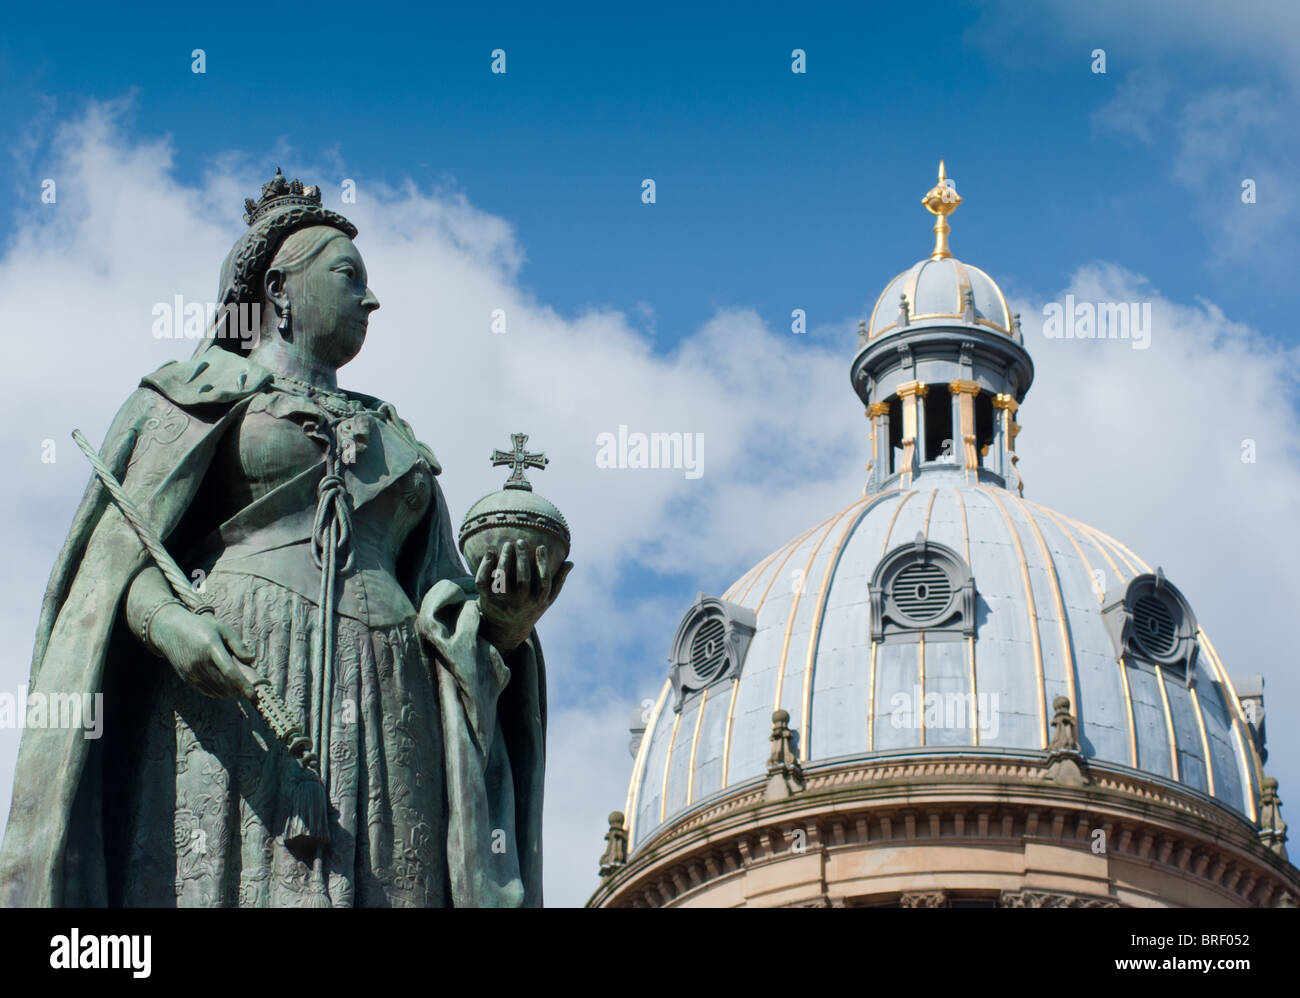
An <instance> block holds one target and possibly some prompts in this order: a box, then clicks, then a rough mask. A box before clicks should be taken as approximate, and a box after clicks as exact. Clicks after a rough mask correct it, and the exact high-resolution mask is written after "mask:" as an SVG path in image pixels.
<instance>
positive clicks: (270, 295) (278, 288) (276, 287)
mask: <svg viewBox="0 0 1300 998" xmlns="http://www.w3.org/2000/svg"><path fill="white" fill-rule="evenodd" d="M262 287H263V289H264V291H265V292H266V300H267V301H268V302H271V303H273V304H274V305H275V307H276V308H278V309H283V308H284V306H285V303H286V302H288V300H289V298H288V296H287V295H286V294H285V291H286V288H285V275H284V271H283V270H280V269H279V268H278V267H272V268H270V269H268V270H267V272H266V277H264V278H263V279H262Z"/></svg>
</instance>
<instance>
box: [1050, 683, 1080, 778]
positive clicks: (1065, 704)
mask: <svg viewBox="0 0 1300 998" xmlns="http://www.w3.org/2000/svg"><path fill="white" fill-rule="evenodd" d="M1052 711H1053V716H1052V740H1051V742H1049V743H1048V746H1047V747H1048V753H1047V769H1046V770H1045V771H1044V773H1043V779H1045V780H1051V781H1052V782H1054V783H1061V784H1063V785H1065V786H1067V787H1082V786H1086V785H1087V784H1088V782H1089V780H1088V773H1087V763H1086V762H1085V761H1084V758H1083V753H1082V752H1081V751H1080V750H1079V735H1078V725H1077V724H1076V722H1075V718H1074V715H1073V714H1072V713H1070V700H1069V698H1068V697H1056V698H1055V699H1054V700H1053V701H1052Z"/></svg>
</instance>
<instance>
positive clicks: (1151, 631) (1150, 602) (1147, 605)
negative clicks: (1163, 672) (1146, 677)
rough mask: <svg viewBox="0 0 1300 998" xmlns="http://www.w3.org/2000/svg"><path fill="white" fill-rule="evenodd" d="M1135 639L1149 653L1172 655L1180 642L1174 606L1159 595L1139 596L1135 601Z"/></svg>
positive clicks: (1157, 656)
mask: <svg viewBox="0 0 1300 998" xmlns="http://www.w3.org/2000/svg"><path fill="white" fill-rule="evenodd" d="M1133 639H1134V641H1135V642H1136V643H1137V645H1138V647H1140V648H1141V649H1142V650H1143V651H1144V652H1146V653H1147V654H1148V655H1152V656H1155V657H1156V658H1164V657H1166V656H1168V655H1172V654H1173V652H1174V649H1175V647H1176V645H1177V643H1178V624H1177V620H1176V619H1175V617H1174V610H1173V608H1172V607H1170V606H1169V604H1168V603H1166V602H1165V601H1164V600H1162V599H1160V598H1159V597H1156V596H1149V595H1148V596H1139V597H1138V598H1137V599H1136V600H1134V602H1133Z"/></svg>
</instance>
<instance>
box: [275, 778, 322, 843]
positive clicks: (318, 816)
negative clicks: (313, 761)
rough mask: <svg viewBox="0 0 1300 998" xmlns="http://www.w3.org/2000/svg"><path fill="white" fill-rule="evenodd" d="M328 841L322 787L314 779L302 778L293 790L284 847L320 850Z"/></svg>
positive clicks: (316, 779)
mask: <svg viewBox="0 0 1300 998" xmlns="http://www.w3.org/2000/svg"><path fill="white" fill-rule="evenodd" d="M329 840H330V839H329V817H328V808H327V807H326V803H325V784H323V783H321V781H320V779H319V777H316V776H314V775H308V776H304V777H303V778H302V779H301V780H299V781H298V782H297V784H296V785H295V786H294V788H293V797H292V799H291V800H290V802H289V818H288V820H287V821H286V822H285V824H284V844H285V845H287V846H288V847H289V848H291V849H321V848H323V847H325V846H327V845H329Z"/></svg>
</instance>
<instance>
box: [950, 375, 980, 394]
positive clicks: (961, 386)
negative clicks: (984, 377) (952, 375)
mask: <svg viewBox="0 0 1300 998" xmlns="http://www.w3.org/2000/svg"><path fill="white" fill-rule="evenodd" d="M948 391H950V392H952V394H954V395H978V394H979V393H980V383H979V382H978V381H962V380H961V379H960V378H959V379H958V380H956V381H950V382H948Z"/></svg>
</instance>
